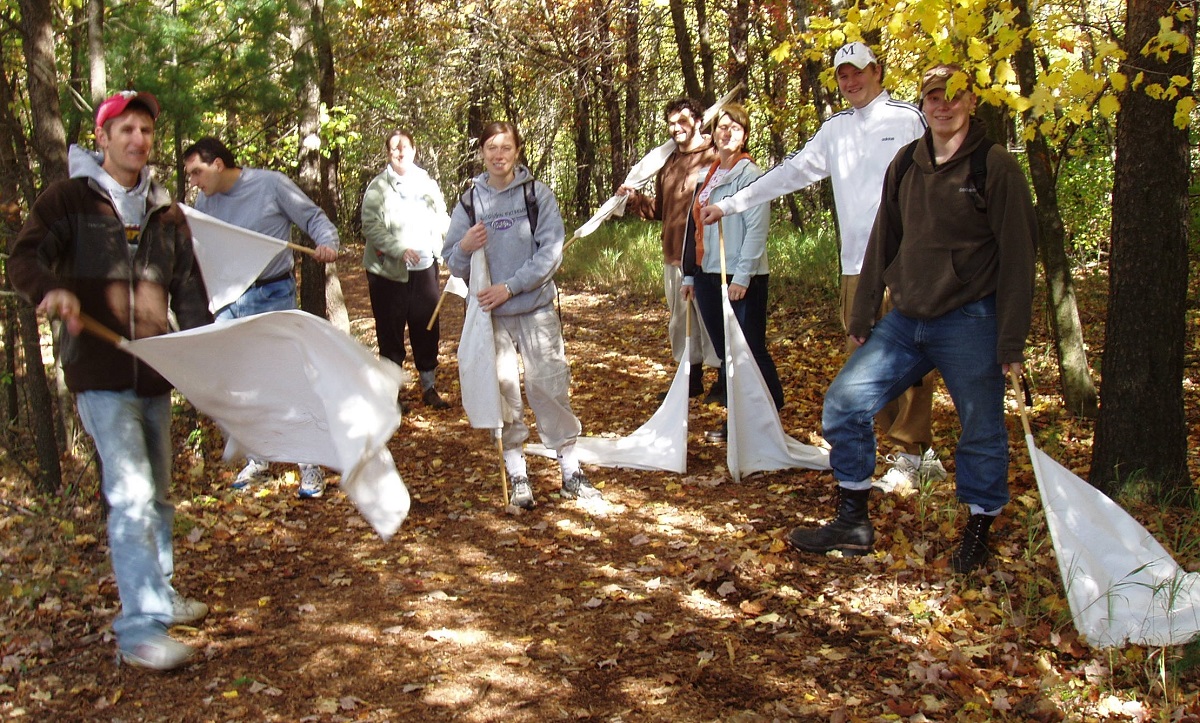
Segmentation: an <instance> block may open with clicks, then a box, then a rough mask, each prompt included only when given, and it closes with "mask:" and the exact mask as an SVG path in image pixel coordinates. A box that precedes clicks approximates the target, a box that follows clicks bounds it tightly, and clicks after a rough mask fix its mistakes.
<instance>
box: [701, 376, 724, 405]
mask: <svg viewBox="0 0 1200 723" xmlns="http://www.w3.org/2000/svg"><path fill="white" fill-rule="evenodd" d="M725 402H726V397H725V385H724V384H721V383H720V382H719V381H716V382H713V384H712V386H711V387H709V388H708V394H705V395H704V403H705V404H719V405H720V406H722V407H723V406H725Z"/></svg>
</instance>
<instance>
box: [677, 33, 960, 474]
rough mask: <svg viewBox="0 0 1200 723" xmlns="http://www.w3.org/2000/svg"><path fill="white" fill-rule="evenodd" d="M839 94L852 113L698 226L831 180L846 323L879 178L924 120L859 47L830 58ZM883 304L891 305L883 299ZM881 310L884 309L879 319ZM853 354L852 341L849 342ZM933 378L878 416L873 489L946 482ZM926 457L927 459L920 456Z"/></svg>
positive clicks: (704, 215) (832, 121)
mask: <svg viewBox="0 0 1200 723" xmlns="http://www.w3.org/2000/svg"><path fill="white" fill-rule="evenodd" d="M833 67H834V72H835V74H836V75H837V82H838V90H839V91H841V94H842V97H843V98H845V99H846V101H847V102H848V103H849V104H850V107H849V108H847V109H846V110H843V111H841V112H839V113H835V114H834V115H832V116H830V117H829V119H828V120H826V121H825V122H824V123H823V124H821V127H820V128H818V129H817V132H816V135H814V136H813V137H812V138H811V139H810V140H809V141H808V143H806V144H805V145H804V147H802V148H801V149H800V150H798V151H795V152H794V153H792V154H790V155H789V156H788V157H787V158H785V159H784V160H783V162H782V163H780V164H779V165H777V166H775V167H774V168H772V169H771V170H769V171H767V172H766V173H764V174H763V175H762V176H761V177H760V178H759V179H758V180H756V181H755V182H754V183H752V184H750V185H749V186H747V187H746V188H744V189H742V190H741V191H739V192H738V193H736V194H734V195H733V196H730V197H729V198H726V199H724V200H722V201H720V202H718V203H715V204H712V205H709V206H705V207H704V208H703V209H702V210H701V212H700V220H701V221H703V222H704V223H705V224H712V223H716V222H717V220H718V219H720V218H721V217H722V216H724V215H725V214H729V213H741V212H743V211H745V210H747V209H749V208H753V207H754V206H757V205H759V204H762V203H768V202H770V201H773V200H774V199H776V198H779V197H780V196H782V195H784V194H786V193H791V192H792V191H798V190H800V189H802V188H806V187H807V186H809V185H812V184H813V183H816V182H817V181H820V180H823V179H826V178H829V179H831V180H832V182H833V199H834V204H835V205H836V206H837V218H838V230H839V232H840V235H841V262H842V279H841V317H842V324H843V326H845V325H846V323H847V320H848V319H849V312H850V308H851V307H852V306H853V304H854V293H855V291H856V289H857V288H858V275H859V272H860V271H861V269H862V263H863V255H864V254H865V253H866V250H867V239H868V237H869V236H870V233H871V226H872V224H873V222H874V221H875V213H876V211H878V210H879V199H880V194H881V193H882V191H883V177H884V174H885V173H886V172H887V167H888V164H889V163H891V161H892V159H893V158H895V156H896V153H898V152H899V151H900V150H901V149H903V148H904V147H905V146H906V145H908V144H909V143H910V142H912V141H914V140H916V139H918V138H920V137H921V136H922V135H923V134H924V133H925V119H924V117H923V116H922V115H921V111H920V109H919V108H917V107H916V106H915V105H912V104H911V103H905V102H903V101H898V100H895V99H894V98H892V97H891V95H889V94H888V92H887V91H886V90H884V88H883V68H882V67H881V65H880V63H879V60H878V59H877V58H876V57H875V53H873V52H872V51H871V49H870V48H869V47H867V46H866V45H865V44H863V43H857V42H856V43H849V44H847V45H844V46H842V48H841V49H840V50H838V52H837V54H836V55H835V56H834V60H833ZM884 306H885V307H886V306H888V303H887V301H886V300H885V302H884ZM884 311H886V308H885V309H881V310H880V313H881V314H882V313H883V312H884ZM847 348H848V349H849V350H850V351H853V349H854V348H855V345H854V343H853V341H850V340H848V341H847ZM932 387H933V379H931V378H926V379H925V380H923V382H922V384H920V385H918V386H915V387H913V388H911V389H909V390H908V391H907V392H905V393H904V395H902V396H901V397H900V398H899V399H897V400H896V402H894V403H893V404H891V405H889V406H888V407H885V408H884V410H883V411H882V412H880V413H879V417H878V420H877V421H878V423H879V427H880V429H881V430H882V431H883V433H884V435H885V436H886V438H887V441H888V443H889V444H890V446H891V447H892V448H893V449H895V450H896V454H895V455H894V456H890V458H889V461H890V462H892V464H893V466H892V469H890V470H888V472H887V473H886V474H885V475H884V477H883V479H882V480H880V482H879V483H878V484H880V485H881V486H883V487H884V488H885V489H894V488H895V487H896V486H898V485H901V484H909V485H914V486H915V485H916V483H917V482H918V481H919V480H920V478H921V477H922V476H924V477H933V478H938V479H941V478H944V477H945V476H946V471H945V469H944V468H943V467H942V465H941V462H939V461H938V459H937V456H936V455H935V454H934V453H933V451H932V450H931V449H930V448H931V446H932V444H933V433H932V431H931V429H930V425H931V420H930V416H931V410H932V406H933V388H932ZM923 452H924V456H922V453H923Z"/></svg>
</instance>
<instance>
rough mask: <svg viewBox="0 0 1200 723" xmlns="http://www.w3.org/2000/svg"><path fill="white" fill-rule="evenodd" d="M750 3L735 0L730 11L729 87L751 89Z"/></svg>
mask: <svg viewBox="0 0 1200 723" xmlns="http://www.w3.org/2000/svg"><path fill="white" fill-rule="evenodd" d="M749 42H750V2H749V0H734V3H733V7H731V8H730V9H729V87H730V88H736V87H737V86H738V84H739V83H740V84H741V85H743V86H744V87H745V88H746V89H747V90H749V88H750V62H749V58H750V49H749Z"/></svg>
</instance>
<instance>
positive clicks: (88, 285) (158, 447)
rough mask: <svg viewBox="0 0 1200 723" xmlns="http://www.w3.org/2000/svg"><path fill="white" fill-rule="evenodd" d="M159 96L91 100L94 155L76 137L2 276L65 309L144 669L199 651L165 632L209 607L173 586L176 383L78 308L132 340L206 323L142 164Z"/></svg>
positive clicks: (196, 285)
mask: <svg viewBox="0 0 1200 723" xmlns="http://www.w3.org/2000/svg"><path fill="white" fill-rule="evenodd" d="M158 113H159V105H158V100H157V99H155V97H154V96H153V95H151V94H150V93H146V92H137V91H132V90H127V91H124V92H121V93H117V94H116V95H114V96H112V97H110V98H108V99H107V100H105V101H104V102H103V103H101V104H100V107H99V108H97V109H96V144H97V145H98V146H99V148H100V151H101V153H100V154H97V155H93V154H91V153H89V152H88V151H86V150H83V149H81V148H78V147H74V146H73V147H72V148H71V157H70V160H71V178H70V179H68V180H64V181H58V182H56V183H53V184H51V185H50V186H49V187H48V188H47V189H46V190H45V192H43V193H42V195H41V196H39V197H38V199H37V201H35V202H34V204H33V208H32V209H30V212H29V218H28V219H27V220H26V222H25V225H24V227H22V229H21V232H20V233H19V234H18V235H17V238H16V241H15V242H14V244H13V250H12V255H11V256H10V257H9V260H8V278H9V281H11V282H12V285H13V288H14V289H16V290H17V293H19V294H20V295H21V296H22V298H24V299H26V300H27V301H29V302H30V303H33V304H36V305H37V309H38V312H39V313H41V314H42V315H43V316H47V317H50V318H58V319H62V320H63V321H64V322H65V323H66V326H67V332H68V333H66V334H63V336H62V347H61V352H60V354H61V357H60V358H61V362H62V367H63V373H64V374H65V376H66V380H67V388H68V389H70V390H71V391H72V392H73V393H74V394H75V405H76V407H77V408H78V410H79V418H80V420H82V422H83V426H84V429H86V430H87V431H88V434H90V435H91V437H92V439H93V440H94V441H95V443H96V453H97V454H98V455H99V456H100V461H101V462H102V463H103V464H102V465H101V472H102V474H101V481H100V485H101V491H102V492H103V493H104V499H105V500H106V501H107V502H108V505H109V512H108V551H109V557H110V558H111V560H112V567H113V576H114V577H115V578H116V581H117V593H118V594H119V595H120V597H121V612H120V614H119V615H118V616H117V618H116V620H114V621H113V624H112V629H113V633H114V634H115V635H116V638H117V655H118V659H119V660H121V661H123V662H126V663H129V664H131V665H135V666H138V667H143V668H153V669H156V670H169V669H172V668H178V667H180V666H182V665H185V664H186V663H187V662H188V661H189V660H190V659H191V658H192V656H193V655H194V654H195V652H196V651H195V650H194V649H193V648H192V647H191V646H188V645H185V644H184V643H181V642H179V641H178V640H175V639H174V638H172V637H170V636H169V635H168V634H167V630H168V628H170V627H171V626H173V625H182V624H189V623H194V622H196V621H197V620H199V619H201V618H203V617H204V616H205V615H206V614H208V606H207V605H205V604H204V603H202V602H199V601H198V600H191V599H188V598H185V597H183V596H182V595H180V594H179V593H178V592H176V590H175V588H174V586H173V585H172V576H173V574H174V571H175V565H174V555H173V547H172V543H171V536H172V520H173V519H174V516H175V505H174V503H172V502H171V499H170V487H171V458H172V447H171V384H170V382H168V381H167V380H166V379H164V378H163V377H162V376H160V375H159V374H158V373H157V372H156V371H154V369H152V368H150V367H149V366H147V365H146V364H145V363H143V362H141V361H139V360H138V359H137V358H135V357H133V356H131V355H130V354H129V353H127V352H125V351H124V350H122V349H119V348H118V347H117V346H116V345H115V344H112V343H111V342H109V341H106V340H102V339H101V338H100V337H99V336H96V335H93V334H90V333H89V334H81V333H80V330H81V329H82V327H83V319H82V316H81V315H83V314H86V315H87V316H89V317H91V319H92V320H94V322H95V323H96V324H98V325H100V326H103V327H105V328H106V329H108V330H109V331H111V332H115V333H116V334H119V335H121V336H124V337H126V338H129V339H143V338H146V337H152V336H159V335H162V334H166V333H167V332H168V331H170V325H169V320H168V314H169V313H170V312H174V314H175V318H176V320H177V321H178V323H179V326H180V327H182V328H184V329H190V328H192V327H195V326H200V325H202V324H207V323H210V322H211V321H212V315H211V314H209V313H208V293H207V292H206V291H205V287H204V279H203V278H202V277H201V275H200V268H199V266H198V265H197V263H196V260H195V254H194V253H193V251H192V233H191V231H190V230H189V229H188V225H187V221H186V220H185V218H184V215H183V212H182V211H180V210H179V206H178V205H177V204H175V203H174V202H173V201H172V200H171V196H170V194H169V193H168V192H167V189H165V188H163V187H162V186H160V185H159V184H157V183H155V182H154V181H153V180H152V179H151V177H150V172H149V170H148V169H147V167H146V166H147V163H148V161H149V157H150V151H151V149H152V148H154V128H155V122H156V121H157V119H158Z"/></svg>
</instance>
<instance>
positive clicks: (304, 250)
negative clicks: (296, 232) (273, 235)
mask: <svg viewBox="0 0 1200 723" xmlns="http://www.w3.org/2000/svg"><path fill="white" fill-rule="evenodd" d="M284 243H285V244H286V245H287V247H288V248H289V249H292V250H293V251H299V252H300V253H304V254H308V255H309V256H316V255H317V250H316V249H310V248H309V247H307V246H301V245H300V244H294V243H292V242H291V241H285V242H284Z"/></svg>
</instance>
